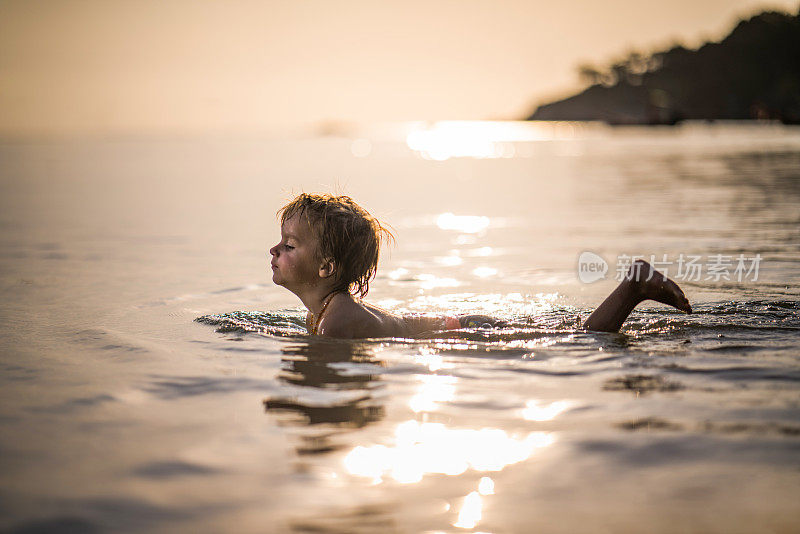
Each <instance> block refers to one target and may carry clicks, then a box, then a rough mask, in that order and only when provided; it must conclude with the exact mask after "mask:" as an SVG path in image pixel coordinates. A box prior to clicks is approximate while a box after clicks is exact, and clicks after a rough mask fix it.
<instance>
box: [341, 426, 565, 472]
mask: <svg viewBox="0 0 800 534" xmlns="http://www.w3.org/2000/svg"><path fill="white" fill-rule="evenodd" d="M394 439H395V444H394V445H393V446H386V445H372V446H369V447H364V446H361V445H359V446H357V447H355V448H354V449H353V450H352V451H350V452H349V453H348V454H347V456H345V458H344V466H345V469H346V470H347V472H348V473H350V474H352V475H356V476H362V477H366V478H371V479H372V481H373V483H375V484H380V483H381V482H383V481H384V480H385V477H387V476H388V477H391V478H392V479H394V480H395V481H397V482H400V483H405V484H409V483H415V482H419V481H420V480H422V477H423V476H425V475H426V474H437V473H438V474H445V475H460V474H461V473H464V472H465V471H467V469H470V468H472V469H474V470H475V471H500V470H502V469H503V468H504V467H506V466H508V465H511V464H515V463H518V462H521V461H523V460H526V459H527V458H529V457H530V456H531V455H532V454H533V453H534V452H535V451H536V450H537V449H541V448H544V447H547V446H549V445H551V444H552V443H553V442H554V440H555V438H554V437H553V435H552V434H550V433H547V432H531V433H529V434H528V435H527V436H525V437H513V436H509V435H508V434H507V433H506V432H505V431H504V430H501V429H497V428H482V429H480V430H474V429H452V428H447V427H446V426H445V425H443V424H441V423H419V422H417V421H414V420H410V421H406V422H404V423H401V424H399V425H398V426H397V428H396V429H395V436H394Z"/></svg>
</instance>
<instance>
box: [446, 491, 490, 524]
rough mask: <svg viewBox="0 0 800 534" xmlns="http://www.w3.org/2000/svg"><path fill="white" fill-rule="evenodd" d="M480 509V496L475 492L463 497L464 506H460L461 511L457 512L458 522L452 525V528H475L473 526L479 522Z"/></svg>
mask: <svg viewBox="0 0 800 534" xmlns="http://www.w3.org/2000/svg"><path fill="white" fill-rule="evenodd" d="M482 508H483V506H482V503H481V496H480V495H479V494H478V492H477V491H473V492H471V493H470V494H469V495H467V496H466V497H464V504H462V505H461V511H460V512H458V521H456V522H455V523H453V526H454V527H458V528H475V525H477V524H478V521H480V520H481V509H482Z"/></svg>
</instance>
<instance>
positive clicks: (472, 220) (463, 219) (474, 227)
mask: <svg viewBox="0 0 800 534" xmlns="http://www.w3.org/2000/svg"><path fill="white" fill-rule="evenodd" d="M436 225H437V226H438V227H439V228H440V229H442V230H456V231H458V232H461V233H464V234H477V233H478V232H482V231H483V230H486V228H488V227H489V217H485V216H482V215H454V214H452V213H442V214H441V215H439V217H437V219H436Z"/></svg>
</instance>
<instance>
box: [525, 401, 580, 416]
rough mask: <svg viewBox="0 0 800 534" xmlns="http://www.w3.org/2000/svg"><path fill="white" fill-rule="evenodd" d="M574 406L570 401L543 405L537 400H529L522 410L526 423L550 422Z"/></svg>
mask: <svg viewBox="0 0 800 534" xmlns="http://www.w3.org/2000/svg"><path fill="white" fill-rule="evenodd" d="M573 405H574V403H573V402H572V401H556V402H551V403H550V404H545V403H543V402H540V401H537V400H529V401H528V402H526V403H525V409H524V410H522V417H523V418H525V420H526V421H550V420H552V419H555V418H556V416H558V415H559V414H561V413H562V412H564V411H566V410H568V409H569V408H571V407H572V406H573Z"/></svg>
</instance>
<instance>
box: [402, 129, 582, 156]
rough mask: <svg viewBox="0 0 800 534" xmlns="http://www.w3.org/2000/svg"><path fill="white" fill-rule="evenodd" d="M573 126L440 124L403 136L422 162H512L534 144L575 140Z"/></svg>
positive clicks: (526, 152)
mask: <svg viewBox="0 0 800 534" xmlns="http://www.w3.org/2000/svg"><path fill="white" fill-rule="evenodd" d="M577 133H578V132H577V130H576V127H575V126H574V125H571V124H568V123H565V124H561V123H557V124H555V125H554V124H549V123H531V122H527V121H526V122H514V121H439V122H436V123H434V124H432V125H420V126H418V127H416V128H414V129H413V130H412V131H411V132H409V134H408V135H407V136H406V145H407V146H408V148H410V149H411V150H413V151H415V152H416V153H417V154H419V155H420V156H422V157H423V158H425V159H432V160H437V161H444V160H447V159H450V158H464V157H467V158H513V157H515V156H517V155H522V156H525V155H527V154H528V153H529V152H530V151H529V150H521V149H522V148H523V147H525V145H526V144H528V143H532V142H537V141H552V140H568V139H574V138H575V137H576V134H577Z"/></svg>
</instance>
